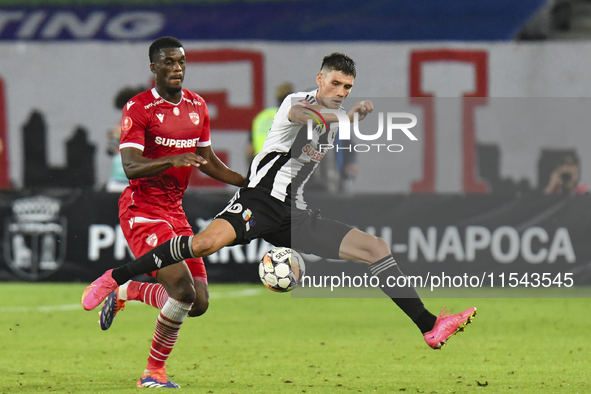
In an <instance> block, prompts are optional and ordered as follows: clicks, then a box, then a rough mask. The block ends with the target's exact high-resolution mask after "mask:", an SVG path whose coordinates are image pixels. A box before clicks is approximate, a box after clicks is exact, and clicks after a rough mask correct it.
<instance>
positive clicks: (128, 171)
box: [121, 147, 207, 179]
mask: <svg viewBox="0 0 591 394" xmlns="http://www.w3.org/2000/svg"><path fill="white" fill-rule="evenodd" d="M121 161H122V162H123V170H124V171H125V175H126V176H127V178H128V179H137V178H144V177H150V176H154V175H158V174H160V173H161V172H163V171H166V170H168V169H169V168H171V167H186V166H195V167H199V166H200V165H201V164H207V161H206V160H205V159H204V158H203V157H201V156H199V155H197V154H195V153H192V152H190V153H183V154H182V155H174V156H163V157H159V158H157V159H150V158H147V157H144V156H142V151H141V150H140V149H138V148H132V147H126V148H122V149H121Z"/></svg>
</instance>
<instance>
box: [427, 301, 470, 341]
mask: <svg viewBox="0 0 591 394" xmlns="http://www.w3.org/2000/svg"><path fill="white" fill-rule="evenodd" d="M474 316H476V308H475V307H473V308H470V309H466V310H465V311H464V312H460V313H456V314H455V315H450V314H448V312H447V311H446V310H445V307H443V309H442V310H441V313H440V314H439V317H437V321H436V322H435V326H434V327H433V329H432V330H431V331H429V332H426V333H425V334H424V335H423V337H424V338H425V342H427V345H429V346H431V347H432V348H433V349H441V347H442V346H444V345H445V344H446V343H447V340H448V339H449V338H450V337H452V336H454V335H456V334H457V333H458V332H460V331H464V328H466V325H468V324H470V323H471V322H472V319H474Z"/></svg>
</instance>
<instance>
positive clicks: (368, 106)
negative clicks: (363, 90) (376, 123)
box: [347, 100, 373, 122]
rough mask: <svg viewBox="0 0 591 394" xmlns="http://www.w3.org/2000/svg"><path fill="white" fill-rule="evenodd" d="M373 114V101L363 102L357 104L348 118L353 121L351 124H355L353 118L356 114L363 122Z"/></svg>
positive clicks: (348, 114)
mask: <svg viewBox="0 0 591 394" xmlns="http://www.w3.org/2000/svg"><path fill="white" fill-rule="evenodd" d="M371 112H373V103H372V102H371V100H363V101H358V102H357V103H355V105H354V106H353V108H351V109H350V110H349V112H347V116H349V119H351V122H353V116H354V115H355V113H358V114H359V120H363V119H365V117H366V116H367V115H368V114H370V113H371Z"/></svg>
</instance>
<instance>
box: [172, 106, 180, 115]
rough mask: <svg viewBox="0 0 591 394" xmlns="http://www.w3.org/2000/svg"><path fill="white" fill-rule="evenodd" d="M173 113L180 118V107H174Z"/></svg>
mask: <svg viewBox="0 0 591 394" xmlns="http://www.w3.org/2000/svg"><path fill="white" fill-rule="evenodd" d="M172 113H173V114H175V115H176V116H179V115H180V113H181V111H180V110H179V107H174V109H173V110H172Z"/></svg>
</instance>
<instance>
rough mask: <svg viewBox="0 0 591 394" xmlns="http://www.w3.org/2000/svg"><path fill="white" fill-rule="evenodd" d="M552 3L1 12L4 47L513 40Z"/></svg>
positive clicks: (348, 2) (503, 0)
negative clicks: (7, 43) (163, 39)
mask: <svg viewBox="0 0 591 394" xmlns="http://www.w3.org/2000/svg"><path fill="white" fill-rule="evenodd" d="M544 3H545V1H544V0H523V1H518V2H516V1H513V0H487V1H478V2H475V1H472V0H458V1H454V2H451V3H450V2H441V1H438V0H426V1H420V2H416V1H412V0H408V1H370V2H359V1H353V0H340V1H338V2H337V1H320V0H313V1H312V0H309V1H287V0H286V1H248V2H245V1H237V0H234V1H223V2H203V3H199V4H177V5H175V4H172V5H171V4H168V5H166V6H155V7H145V6H144V7H141V6H126V5H116V6H69V7H66V6H61V7H60V6H51V7H47V6H43V7H20V6H19V7H3V8H0V40H115V41H117V40H150V39H154V38H156V37H159V36H164V35H171V36H175V37H178V38H180V39H185V40H241V39H245V40H278V41H358V40H372V41H394V40H398V41H401V40H406V41H408V40H462V41H471V40H472V41H478V40H510V39H512V38H513V37H514V36H515V34H516V33H517V32H518V31H519V29H520V28H521V27H522V26H523V25H524V23H525V22H526V21H527V20H528V19H529V18H530V17H531V16H532V15H533V14H534V13H535V11H536V10H537V9H538V8H539V7H540V6H541V5H543V4H544Z"/></svg>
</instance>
